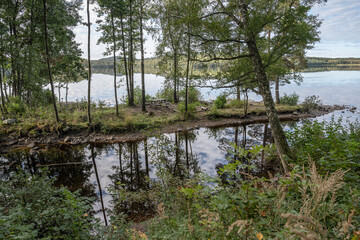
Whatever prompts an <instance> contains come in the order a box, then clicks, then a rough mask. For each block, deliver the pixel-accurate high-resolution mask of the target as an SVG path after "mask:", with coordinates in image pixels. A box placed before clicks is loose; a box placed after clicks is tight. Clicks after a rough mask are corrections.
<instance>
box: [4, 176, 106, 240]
mask: <svg viewBox="0 0 360 240" xmlns="http://www.w3.org/2000/svg"><path fill="white" fill-rule="evenodd" d="M91 202H92V201H90V200H89V199H87V198H84V197H80V194H79V193H78V192H74V193H72V192H70V191H69V190H67V189H66V188H64V187H61V188H59V189H57V188H55V187H53V181H52V180H49V179H48V178H47V177H46V176H40V177H37V176H30V175H28V174H25V173H19V174H16V175H14V176H11V177H10V179H9V181H7V180H1V184H0V238H1V239H55V238H56V239H91V238H93V234H94V233H95V231H96V228H97V227H99V224H98V222H97V220H96V219H95V218H94V217H92V216H91V214H90V212H91V211H92V206H91Z"/></svg>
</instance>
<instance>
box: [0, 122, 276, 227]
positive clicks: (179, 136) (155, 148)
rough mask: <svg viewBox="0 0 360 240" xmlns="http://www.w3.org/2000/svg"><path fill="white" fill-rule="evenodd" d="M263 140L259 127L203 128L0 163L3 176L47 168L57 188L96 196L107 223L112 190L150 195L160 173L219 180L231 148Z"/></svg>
mask: <svg viewBox="0 0 360 240" xmlns="http://www.w3.org/2000/svg"><path fill="white" fill-rule="evenodd" d="M263 137H264V134H263V125H262V124H257V125H250V126H238V127H231V128H221V129H205V128H203V129H198V130H195V131H189V132H183V133H173V134H166V135H161V136H158V137H152V138H148V139H144V140H141V141H137V142H127V143H116V144H91V145H83V146H78V147H71V148H70V147H67V146H61V147H59V148H50V149H47V150H45V149H44V150H39V151H38V152H36V153H32V154H30V152H29V151H16V152H13V153H10V154H8V155H6V156H3V157H2V158H0V166H1V177H2V178H6V177H8V176H9V174H11V172H16V171H19V170H20V169H23V170H25V171H28V172H29V173H30V174H32V175H33V174H38V173H39V172H40V171H42V167H48V175H49V177H50V178H55V179H56V180H55V185H56V186H60V185H64V186H66V187H67V188H69V189H70V190H71V191H76V190H80V191H81V194H82V195H84V196H91V197H94V198H95V202H94V210H95V212H96V214H97V216H98V217H99V218H101V219H103V221H104V223H105V224H107V216H106V209H109V207H110V205H111V201H113V199H112V196H111V195H110V194H109V191H108V188H109V187H112V188H119V187H121V188H122V189H123V190H125V191H131V192H137V191H143V192H145V191H146V190H149V189H151V188H152V187H153V186H152V185H151V181H149V180H156V179H157V177H158V171H164V170H166V171H167V172H169V173H171V174H172V175H173V176H175V177H177V178H179V179H186V178H188V177H191V176H192V175H193V174H195V173H198V172H200V171H204V172H206V173H207V174H209V175H211V176H216V174H217V169H218V168H219V166H223V165H225V164H227V163H228V162H234V161H236V160H237V154H236V152H234V151H233V150H234V146H233V145H232V144H231V143H234V142H235V143H236V144H237V145H238V146H241V147H243V148H249V147H250V146H251V145H252V144H261V143H263V142H269V136H267V137H266V139H263ZM219 164H220V165H219ZM153 207H154V206H151V204H150V202H146V201H142V202H136V201H131V202H126V201H123V202H122V205H121V206H119V205H117V208H118V209H117V210H121V211H122V212H124V213H126V214H128V215H129V216H133V219H135V218H136V217H138V216H139V215H141V216H143V215H144V214H151V213H152V211H153V210H154V208H153Z"/></svg>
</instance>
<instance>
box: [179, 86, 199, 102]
mask: <svg viewBox="0 0 360 240" xmlns="http://www.w3.org/2000/svg"><path fill="white" fill-rule="evenodd" d="M188 90H189V92H188V96H189V98H188V101H189V103H197V102H199V101H200V100H201V99H202V95H201V92H200V91H199V90H198V89H197V88H195V87H190V88H189V89H188ZM180 97H181V98H182V99H184V101H185V89H183V90H181V91H180Z"/></svg>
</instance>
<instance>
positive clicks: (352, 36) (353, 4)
mask: <svg viewBox="0 0 360 240" xmlns="http://www.w3.org/2000/svg"><path fill="white" fill-rule="evenodd" d="M85 2H86V1H85ZM94 8H95V7H94V6H91V10H92V11H91V13H90V14H91V21H92V23H93V25H92V31H91V39H92V42H91V58H92V59H99V58H103V57H104V56H103V52H104V51H105V46H104V45H102V44H100V45H97V39H98V38H99V36H100V35H101V34H100V33H99V32H96V31H95V29H96V24H95V21H96V13H95V12H94ZM312 12H313V13H315V14H318V15H319V17H320V19H322V20H323V23H322V25H321V27H320V31H321V34H320V37H321V41H320V42H318V43H316V44H315V47H314V48H313V49H311V50H308V51H307V56H309V57H360V0H328V2H327V3H326V4H325V5H319V6H316V7H314V8H313V9H312ZM80 14H81V16H82V17H83V19H84V20H85V19H86V8H85V4H84V9H83V10H82V11H81V12H80ZM75 33H76V41H77V42H79V43H81V46H80V47H81V49H82V51H83V52H84V54H83V57H84V58H86V57H87V45H86V44H87V28H86V27H85V26H78V27H76V28H75ZM145 38H146V42H145V52H146V54H145V57H152V56H153V55H154V51H155V42H154V41H153V40H152V38H151V36H145Z"/></svg>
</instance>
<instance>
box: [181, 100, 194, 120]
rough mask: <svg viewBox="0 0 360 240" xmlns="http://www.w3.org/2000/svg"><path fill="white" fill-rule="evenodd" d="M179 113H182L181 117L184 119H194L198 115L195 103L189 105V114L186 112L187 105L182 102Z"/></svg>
mask: <svg viewBox="0 0 360 240" xmlns="http://www.w3.org/2000/svg"><path fill="white" fill-rule="evenodd" d="M178 111H179V113H180V115H181V116H184V117H186V118H187V117H194V116H195V114H196V105H195V104H194V103H190V104H188V112H187V113H186V112H185V103H184V102H181V103H179V105H178Z"/></svg>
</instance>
